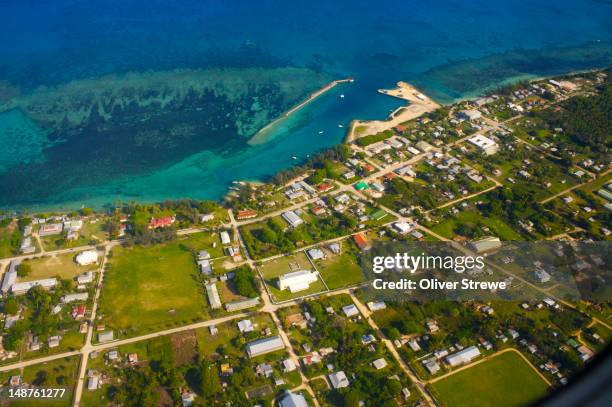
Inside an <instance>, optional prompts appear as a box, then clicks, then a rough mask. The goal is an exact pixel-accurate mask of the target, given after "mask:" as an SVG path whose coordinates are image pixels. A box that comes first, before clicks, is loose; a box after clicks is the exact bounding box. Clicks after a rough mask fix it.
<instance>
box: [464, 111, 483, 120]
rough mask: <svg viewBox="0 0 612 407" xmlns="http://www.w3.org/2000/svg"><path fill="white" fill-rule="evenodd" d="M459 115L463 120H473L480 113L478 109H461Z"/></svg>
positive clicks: (476, 118)
mask: <svg viewBox="0 0 612 407" xmlns="http://www.w3.org/2000/svg"><path fill="white" fill-rule="evenodd" d="M459 117H460V118H461V119H464V120H469V121H474V120H478V119H480V118H481V117H482V113H481V112H480V111H478V110H462V111H460V112H459Z"/></svg>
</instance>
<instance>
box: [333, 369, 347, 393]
mask: <svg viewBox="0 0 612 407" xmlns="http://www.w3.org/2000/svg"><path fill="white" fill-rule="evenodd" d="M328 377H329V381H330V383H331V385H332V387H333V388H334V389H341V388H343V387H348V386H349V381H348V379H347V378H346V374H344V371H342V370H340V371H339V372H336V373H331V374H330V375H329V376H328Z"/></svg>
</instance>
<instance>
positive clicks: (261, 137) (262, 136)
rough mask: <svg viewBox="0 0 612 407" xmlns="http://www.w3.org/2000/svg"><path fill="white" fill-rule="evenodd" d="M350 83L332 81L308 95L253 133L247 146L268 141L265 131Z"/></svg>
mask: <svg viewBox="0 0 612 407" xmlns="http://www.w3.org/2000/svg"><path fill="white" fill-rule="evenodd" d="M352 82H354V79H353V78H350V77H349V78H344V79H336V80H334V81H331V82H330V83H328V84H327V85H325V86H323V87H322V88H320V89H319V90H317V91H315V92H313V93H311V94H310V95H308V97H307V98H306V99H304V100H302V101H301V102H300V103H298V104H297V105H295V106H293V107H292V108H291V109H289V110H287V111H285V112H284V113H282V114H281V115H280V116H279V117H277V118H276V119H274V120H272V121H271V122H270V123H268V124H266V125H265V126H264V127H262V128H261V129H260V130H259V131H258V132H257V133H255V135H253V137H251V138H250V139H249V141H248V144H249V145H258V144H262V143H265V142H266V141H267V140H268V137H267V136H268V135H267V131H268V130H270V129H271V128H272V127H274V126H275V125H276V124H278V123H280V122H282V121H283V120H285V119H287V118H288V117H290V116H291V115H292V114H293V113H295V112H297V111H298V110H300V109H301V108H303V107H304V106H306V105H307V104H308V103H310V102H312V101H313V100H315V99H316V98H318V97H319V96H321V95H323V94H324V93H325V92H327V91H330V90H332V89H333V88H335V87H336V86H337V85H339V84H341V83H352Z"/></svg>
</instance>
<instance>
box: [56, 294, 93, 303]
mask: <svg viewBox="0 0 612 407" xmlns="http://www.w3.org/2000/svg"><path fill="white" fill-rule="evenodd" d="M88 297H89V293H86V292H85V293H74V294H66V295H64V296H63V297H62V298H60V301H61V303H62V304H69V303H71V302H76V301H87V298H88Z"/></svg>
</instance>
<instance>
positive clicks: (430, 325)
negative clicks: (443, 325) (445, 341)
mask: <svg viewBox="0 0 612 407" xmlns="http://www.w3.org/2000/svg"><path fill="white" fill-rule="evenodd" d="M426 325H427V330H428V331H429V333H431V334H435V333H436V332H438V331H439V330H440V328H439V327H438V323H437V322H436V321H427V323H426Z"/></svg>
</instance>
